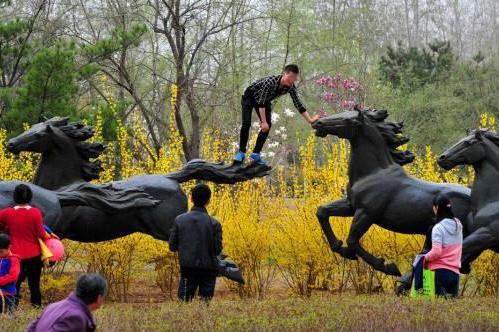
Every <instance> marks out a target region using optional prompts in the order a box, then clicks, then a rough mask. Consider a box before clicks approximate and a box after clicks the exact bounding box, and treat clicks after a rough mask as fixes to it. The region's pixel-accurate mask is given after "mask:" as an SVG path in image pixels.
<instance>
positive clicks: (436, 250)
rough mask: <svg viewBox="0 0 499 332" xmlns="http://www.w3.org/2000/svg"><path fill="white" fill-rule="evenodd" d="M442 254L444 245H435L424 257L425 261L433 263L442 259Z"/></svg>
mask: <svg viewBox="0 0 499 332" xmlns="http://www.w3.org/2000/svg"><path fill="white" fill-rule="evenodd" d="M441 254H442V244H440V243H433V245H432V246H431V250H430V251H429V252H428V253H427V254H426V255H425V256H424V259H425V261H427V262H431V261H434V260H435V259H437V258H438V257H440V255H441Z"/></svg>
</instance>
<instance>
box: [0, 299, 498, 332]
mask: <svg viewBox="0 0 499 332" xmlns="http://www.w3.org/2000/svg"><path fill="white" fill-rule="evenodd" d="M37 314H38V311H34V310H28V311H25V310H22V309H21V310H19V311H18V313H17V317H15V318H9V319H5V318H3V319H1V321H0V330H1V331H23V330H24V329H25V327H26V326H27V324H28V323H29V321H30V320H32V319H33V318H34V317H35V316H36V315H37ZM96 320H97V325H98V330H99V331H213V330H217V331H227V330H237V331H270V330H273V331H274V330H279V331H289V330H300V331H323V330H345V331H352V330H354V331H499V301H498V298H497V297H486V298H463V299H459V300H449V301H445V300H435V301H433V302H429V301H424V300H417V301H416V300H412V299H409V298H397V297H394V296H390V295H366V296H354V295H314V296H313V297H311V298H310V299H305V298H299V297H289V298H281V299H277V298H275V299H267V300H262V301H257V300H228V299H214V300H213V301H212V303H211V304H210V305H209V306H207V305H205V304H204V303H200V302H194V303H190V304H180V303H177V302H165V303H162V304H146V303H141V304H120V303H110V304H107V305H105V306H104V307H103V308H102V309H101V310H99V311H97V312H96Z"/></svg>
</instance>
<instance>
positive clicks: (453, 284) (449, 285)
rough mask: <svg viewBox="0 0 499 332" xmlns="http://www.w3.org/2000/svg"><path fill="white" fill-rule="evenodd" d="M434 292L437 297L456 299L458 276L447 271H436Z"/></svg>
mask: <svg viewBox="0 0 499 332" xmlns="http://www.w3.org/2000/svg"><path fill="white" fill-rule="evenodd" d="M435 292H436V293H437V296H450V297H456V296H457V295H458V293H459V274H457V273H455V272H453V271H450V270H447V269H436V270H435Z"/></svg>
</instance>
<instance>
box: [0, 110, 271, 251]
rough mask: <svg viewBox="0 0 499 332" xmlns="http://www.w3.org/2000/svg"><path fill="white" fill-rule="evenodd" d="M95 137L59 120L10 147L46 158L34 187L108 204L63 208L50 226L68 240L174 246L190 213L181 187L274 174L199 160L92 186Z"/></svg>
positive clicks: (37, 127)
mask: <svg viewBox="0 0 499 332" xmlns="http://www.w3.org/2000/svg"><path fill="white" fill-rule="evenodd" d="M93 134H94V132H93V130H92V129H91V128H90V127H87V126H85V125H83V124H82V123H80V122H73V123H69V122H68V118H61V117H55V118H52V119H49V120H46V121H44V122H41V123H38V124H35V125H33V126H32V127H31V128H30V129H29V130H27V131H26V132H24V133H22V134H21V135H19V136H17V137H15V138H12V139H11V140H9V142H8V143H7V148H8V150H9V151H11V152H13V153H19V152H21V151H31V152H37V153H40V154H41V160H40V163H39V165H38V168H37V171H36V175H35V177H34V180H33V183H34V184H36V185H38V186H41V187H43V188H47V189H51V190H69V189H71V192H73V193H75V192H80V195H73V197H74V199H75V201H76V202H80V203H81V202H82V201H85V200H86V199H93V203H94V205H96V204H99V203H102V205H103V208H102V209H97V208H95V207H92V206H67V207H63V208H62V216H61V218H59V219H58V220H57V221H52V222H50V221H47V224H48V225H49V227H51V228H52V230H53V231H54V232H56V233H57V234H59V236H61V237H62V238H68V239H71V240H76V241H80V242H98V241H106V240H111V239H115V238H118V237H122V236H125V235H128V234H131V233H134V232H141V233H145V234H149V235H151V236H153V237H154V238H156V239H159V240H164V241H168V239H169V235H170V229H171V226H172V224H173V221H174V220H175V218H176V217H177V216H178V215H179V214H182V213H184V212H186V211H187V197H186V195H185V193H184V191H183V190H182V188H181V186H180V183H182V182H184V181H188V180H192V179H198V180H208V181H213V182H216V183H236V182H239V181H246V180H248V179H252V178H255V177H262V176H265V175H267V174H268V172H269V171H270V168H269V167H267V166H260V165H258V166H256V165H255V166H251V165H249V166H245V165H232V166H224V165H222V164H212V163H208V162H205V161H203V160H193V161H191V162H189V163H187V164H186V165H185V166H184V167H183V168H182V169H181V170H179V171H177V172H174V173H171V174H159V175H139V176H134V177H131V178H129V179H124V180H121V181H114V182H111V183H108V184H105V185H94V184H91V183H89V182H88V181H89V180H92V179H96V178H98V176H99V172H100V171H101V167H100V165H99V164H98V162H97V161H91V159H92V158H96V157H98V156H99V154H100V153H102V152H103V151H104V146H103V145H102V144H100V143H89V142H87V140H88V139H89V138H90V137H92V136H93ZM137 191H140V192H142V194H143V195H142V196H141V197H138V198H137V197H133V196H132V197H130V196H131V195H137ZM129 193H130V194H129ZM68 199H69V198H68ZM80 205H81V204H80ZM105 207H108V209H107V211H106V208H105Z"/></svg>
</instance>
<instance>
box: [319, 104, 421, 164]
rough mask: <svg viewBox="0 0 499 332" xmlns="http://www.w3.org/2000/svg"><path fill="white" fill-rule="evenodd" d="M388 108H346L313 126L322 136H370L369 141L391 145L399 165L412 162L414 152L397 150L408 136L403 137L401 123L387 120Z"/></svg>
mask: <svg viewBox="0 0 499 332" xmlns="http://www.w3.org/2000/svg"><path fill="white" fill-rule="evenodd" d="M387 117H388V112H387V111H386V110H376V109H372V110H371V109H365V110H361V109H360V108H358V107H355V109H354V110H352V111H350V110H349V111H344V112H340V113H336V114H334V115H331V116H328V117H324V118H322V119H319V120H318V121H316V122H315V123H314V124H313V125H312V127H313V128H314V129H315V134H316V135H317V136H319V137H325V136H327V135H334V136H337V137H339V138H344V139H348V140H350V141H354V140H356V139H358V138H359V137H367V138H369V139H370V141H372V142H374V141H379V142H380V143H381V144H382V145H385V146H386V148H388V150H389V152H390V155H391V157H392V158H393V160H394V161H395V162H396V163H397V164H399V165H405V164H408V163H411V162H412V161H413V160H414V155H413V154H412V153H411V152H410V151H408V150H398V149H397V148H398V147H399V146H401V145H404V144H406V143H407V142H408V141H409V138H407V137H405V136H402V135H401V134H402V128H403V126H404V125H403V123H402V122H393V121H385V120H386V118H387Z"/></svg>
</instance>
